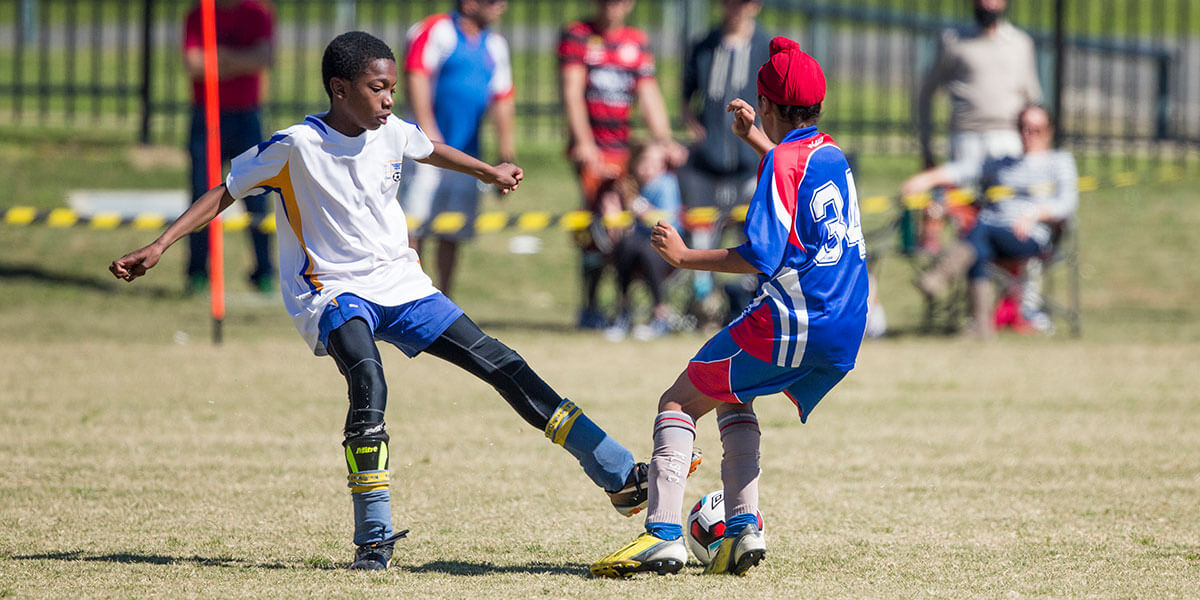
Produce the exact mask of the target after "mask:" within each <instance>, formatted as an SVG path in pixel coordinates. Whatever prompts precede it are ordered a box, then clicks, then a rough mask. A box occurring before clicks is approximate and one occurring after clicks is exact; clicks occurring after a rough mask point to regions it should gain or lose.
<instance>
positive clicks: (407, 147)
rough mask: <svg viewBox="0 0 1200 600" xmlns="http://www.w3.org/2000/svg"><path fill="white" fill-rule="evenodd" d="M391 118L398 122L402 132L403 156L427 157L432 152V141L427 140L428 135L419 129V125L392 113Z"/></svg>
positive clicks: (417, 158) (418, 158)
mask: <svg viewBox="0 0 1200 600" xmlns="http://www.w3.org/2000/svg"><path fill="white" fill-rule="evenodd" d="M392 118H393V119H395V120H396V121H398V122H399V123H400V131H401V133H402V134H403V135H402V136H401V137H402V138H403V142H402V143H403V144H404V146H403V147H402V148H401V153H402V154H403V155H404V157H405V158H413V159H416V160H420V159H422V158H429V155H430V154H433V142H432V141H430V140H429V136H427V135H425V132H424V131H421V128H420V127H417V126H416V125H413V124H412V123H409V122H408V121H405V120H404V119H401V118H400V117H397V116H394V115H393V116H392Z"/></svg>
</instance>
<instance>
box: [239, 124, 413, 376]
mask: <svg viewBox="0 0 1200 600" xmlns="http://www.w3.org/2000/svg"><path fill="white" fill-rule="evenodd" d="M432 152H433V143H432V142H430V141H429V138H428V137H426V136H425V134H424V133H423V132H421V130H420V129H418V128H417V126H415V125H413V124H411V123H408V122H406V121H402V120H401V119H399V118H397V117H395V116H392V117H390V118H389V119H388V121H387V123H385V124H384V125H383V126H382V127H380V128H379V129H376V130H374V131H370V130H368V131H365V132H363V133H361V134H359V135H358V136H355V137H347V136H345V135H342V134H341V133H338V132H337V131H336V130H334V129H333V128H332V127H330V126H329V125H328V124H326V123H325V122H324V121H322V120H321V119H320V118H319V117H317V116H315V115H309V116H308V117H306V118H305V119H304V122H302V123H299V124H297V125H293V126H291V127H289V128H287V129H284V130H282V131H280V132H278V133H276V134H275V135H273V136H271V138H270V139H269V140H267V141H265V142H263V143H261V144H259V145H257V146H255V147H253V148H250V149H249V150H247V151H246V152H244V153H242V154H241V155H240V156H238V157H237V158H235V159H233V164H232V168H231V169H230V172H229V176H228V177H227V178H226V179H225V185H226V186H227V187H228V188H229V194H230V195H231V196H233V197H234V198H238V199H241V198H244V197H246V196H248V195H251V194H256V193H261V192H262V191H264V190H272V191H275V192H277V193H278V196H279V199H278V200H277V201H276V206H275V215H276V224H277V230H278V244H279V285H280V288H281V292H282V294H283V301H284V305H285V306H286V307H287V310H288V313H290V314H291V315H292V321H293V322H294V323H295V325H296V329H297V330H299V332H300V335H301V336H303V337H304V340H305V341H306V342H308V345H309V347H310V348H312V351H313V353H314V354H317V355H318V356H320V355H324V354H326V351H325V348H324V347H323V346H322V345H321V344H320V343H319V341H318V339H317V337H318V336H317V333H318V331H317V326H318V323H319V321H320V318H321V313H322V312H323V311H324V310H325V306H326V305H327V304H328V303H329V301H330V300H331V299H333V298H335V297H337V296H338V294H343V293H347V292H349V293H353V294H356V295H358V296H361V297H363V298H365V299H367V300H370V301H372V302H376V303H378V304H382V305H384V306H397V305H400V304H404V303H406V302H412V301H413V300H418V299H420V298H424V297H425V296H428V295H430V294H433V293H434V292H436V291H437V289H436V288H434V287H433V282H431V281H430V280H429V277H428V276H427V275H425V272H424V271H422V270H421V265H420V262H419V260H418V258H417V253H416V252H415V251H414V250H412V249H411V248H409V247H408V223H407V221H406V220H405V218H404V211H403V210H402V209H401V208H400V203H399V202H397V201H396V190H397V189H398V187H399V185H400V171H401V165H402V163H403V160H404V158H405V157H409V158H414V159H421V158H426V157H428V156H429V155H430V154H431V153H432Z"/></svg>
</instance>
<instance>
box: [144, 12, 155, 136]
mask: <svg viewBox="0 0 1200 600" xmlns="http://www.w3.org/2000/svg"><path fill="white" fill-rule="evenodd" d="M153 18H154V0H143V1H142V87H141V96H142V134H141V142H142V144H149V143H150V111H151V109H152V106H151V103H150V89H151V87H152V86H151V85H150V78H151V73H153V69H151V66H152V65H153V62H152V61H153V56H154V39H153V38H154V22H153Z"/></svg>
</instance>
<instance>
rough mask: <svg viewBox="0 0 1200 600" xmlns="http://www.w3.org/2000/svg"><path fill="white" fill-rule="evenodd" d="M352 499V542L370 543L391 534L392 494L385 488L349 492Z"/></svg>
mask: <svg viewBox="0 0 1200 600" xmlns="http://www.w3.org/2000/svg"><path fill="white" fill-rule="evenodd" d="M350 497H351V498H352V499H353V500H354V543H355V544H356V545H360V546H361V545H362V544H370V543H371V542H378V541H380V540H383V539H386V538H388V537H391V535H392V495H391V491H390V490H388V489H387V488H383V489H380V490H371V491H369V492H362V493H359V494H350Z"/></svg>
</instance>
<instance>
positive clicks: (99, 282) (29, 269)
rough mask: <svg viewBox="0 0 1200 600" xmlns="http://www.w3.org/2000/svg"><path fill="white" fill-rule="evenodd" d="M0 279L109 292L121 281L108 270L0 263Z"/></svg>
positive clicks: (163, 291) (158, 292)
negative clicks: (82, 270) (84, 272)
mask: <svg viewBox="0 0 1200 600" xmlns="http://www.w3.org/2000/svg"><path fill="white" fill-rule="evenodd" d="M0 279H27V280H30V281H34V282H37V283H44V284H50V285H60V286H69V287H77V288H83V289H86V290H90V291H93V292H104V293H109V292H112V291H113V290H115V289H117V286H118V285H120V284H121V283H124V282H121V281H117V280H116V279H115V278H113V277H112V276H111V275H109V274H108V271H104V272H103V273H102V274H100V275H98V276H95V277H91V276H82V275H78V274H76V273H69V272H65V271H53V270H50V269H47V268H45V267H43V266H41V265H32V264H24V265H21V264H4V263H0ZM138 292H139V293H140V294H141V295H144V296H151V297H154V298H179V297H181V296H182V294H181V293H179V292H175V291H172V290H170V289H167V288H164V287H154V286H146V285H143V286H140V287H139V288H138Z"/></svg>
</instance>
